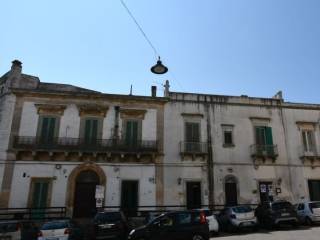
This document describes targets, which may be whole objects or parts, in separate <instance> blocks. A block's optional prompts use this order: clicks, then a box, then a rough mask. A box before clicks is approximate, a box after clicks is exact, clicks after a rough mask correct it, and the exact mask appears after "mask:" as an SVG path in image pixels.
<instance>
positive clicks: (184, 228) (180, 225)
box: [170, 212, 198, 240]
mask: <svg viewBox="0 0 320 240" xmlns="http://www.w3.org/2000/svg"><path fill="white" fill-rule="evenodd" d="M197 227H198V224H197V223H196V221H193V219H192V213H191V212H180V213H177V214H175V225H174V229H173V231H172V239H177V240H186V239H190V238H191V236H192V233H195V232H197V231H196V228H197ZM170 239H171V238H170Z"/></svg>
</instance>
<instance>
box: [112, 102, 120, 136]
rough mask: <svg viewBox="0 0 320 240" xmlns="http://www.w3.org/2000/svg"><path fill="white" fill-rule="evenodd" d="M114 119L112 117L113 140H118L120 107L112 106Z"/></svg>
mask: <svg viewBox="0 0 320 240" xmlns="http://www.w3.org/2000/svg"><path fill="white" fill-rule="evenodd" d="M114 111H115V117H114V131H113V139H114V140H119V112H120V107H119V106H114Z"/></svg>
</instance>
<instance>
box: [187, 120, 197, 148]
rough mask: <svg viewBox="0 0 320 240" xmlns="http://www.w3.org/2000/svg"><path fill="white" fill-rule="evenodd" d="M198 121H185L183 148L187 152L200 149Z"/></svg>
mask: <svg viewBox="0 0 320 240" xmlns="http://www.w3.org/2000/svg"><path fill="white" fill-rule="evenodd" d="M200 148H201V146H200V123H197V122H186V123H185V150H186V151H187V152H199V151H200Z"/></svg>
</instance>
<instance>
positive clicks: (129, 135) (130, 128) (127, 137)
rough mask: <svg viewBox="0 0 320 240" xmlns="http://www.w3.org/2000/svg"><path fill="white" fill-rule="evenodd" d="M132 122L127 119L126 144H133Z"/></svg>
mask: <svg viewBox="0 0 320 240" xmlns="http://www.w3.org/2000/svg"><path fill="white" fill-rule="evenodd" d="M131 132H132V122H131V121H127V124H126V144H127V145H131Z"/></svg>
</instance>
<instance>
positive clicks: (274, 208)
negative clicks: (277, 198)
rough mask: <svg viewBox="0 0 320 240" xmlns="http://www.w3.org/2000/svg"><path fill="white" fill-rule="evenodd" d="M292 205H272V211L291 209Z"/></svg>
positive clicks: (281, 203) (283, 203) (280, 203)
mask: <svg viewBox="0 0 320 240" xmlns="http://www.w3.org/2000/svg"><path fill="white" fill-rule="evenodd" d="M291 208H292V204H291V203H289V202H277V203H273V204H272V209H273V210H280V209H291Z"/></svg>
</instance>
